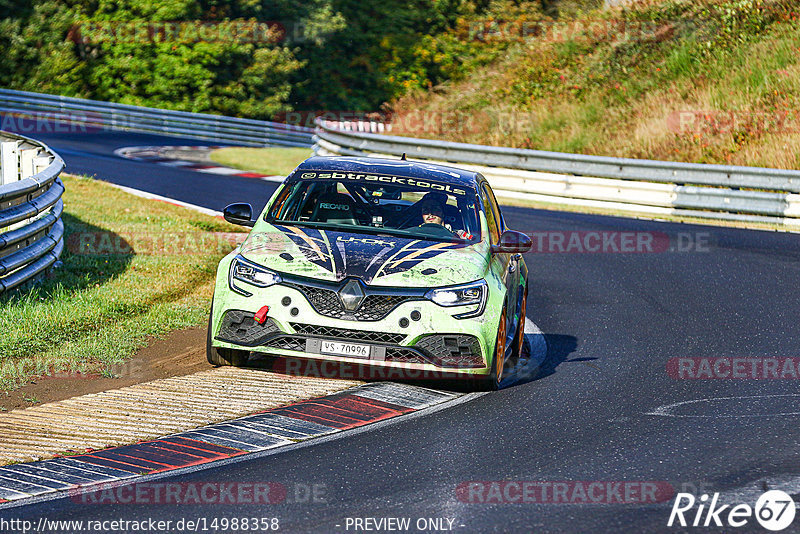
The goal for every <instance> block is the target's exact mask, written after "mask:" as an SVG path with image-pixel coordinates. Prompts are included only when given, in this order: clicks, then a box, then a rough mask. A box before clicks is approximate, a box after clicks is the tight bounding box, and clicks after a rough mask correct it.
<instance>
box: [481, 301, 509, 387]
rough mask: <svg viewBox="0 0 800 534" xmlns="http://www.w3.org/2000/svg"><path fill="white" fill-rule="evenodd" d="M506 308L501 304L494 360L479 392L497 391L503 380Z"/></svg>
mask: <svg viewBox="0 0 800 534" xmlns="http://www.w3.org/2000/svg"><path fill="white" fill-rule="evenodd" d="M506 337H507V336H506V306H505V304H503V313H501V314H500V323H499V324H498V327H497V340H496V341H495V343H494V359H492V368H491V371H490V372H489V374H488V375H486V377H485V378H484V379H483V382H482V383H481V384H480V387H479V389H480V390H481V391H497V390H498V389H500V382H501V381H502V380H503V367H504V366H505V361H504V355H505V350H506Z"/></svg>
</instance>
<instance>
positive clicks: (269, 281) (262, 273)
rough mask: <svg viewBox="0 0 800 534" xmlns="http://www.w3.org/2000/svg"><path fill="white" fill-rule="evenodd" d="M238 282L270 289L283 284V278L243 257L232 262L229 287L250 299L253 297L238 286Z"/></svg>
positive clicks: (238, 257)
mask: <svg viewBox="0 0 800 534" xmlns="http://www.w3.org/2000/svg"><path fill="white" fill-rule="evenodd" d="M236 282H244V283H246V284H250V285H251V286H256V287H269V286H274V285H275V284H280V283H281V276H280V275H279V274H278V273H276V272H273V271H270V270H269V269H267V268H266V267H262V266H260V265H257V264H255V263H253V262H251V261H247V260H246V259H244V258H243V257H242V256H236V257H235V258H234V259H233V261H232V262H231V270H230V273H229V275H228V285H229V286H230V288H231V289H232V290H233V291H235V292H237V293H239V294H240V295H244V296H245V297H249V296H251V295H252V293H250V292H249V291H246V290H245V289H243V288H241V287H239V286H237V285H236Z"/></svg>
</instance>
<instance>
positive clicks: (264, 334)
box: [216, 310, 280, 347]
mask: <svg viewBox="0 0 800 534" xmlns="http://www.w3.org/2000/svg"><path fill="white" fill-rule="evenodd" d="M253 315H254V314H253V312H248V311H243V310H228V311H227V312H225V315H224V316H223V317H222V325H221V326H220V328H219V334H217V336H216V339H218V340H220V341H226V342H228V343H235V344H237V345H244V346H246V347H255V346H257V345H262V344H263V343H264V341H265V340H266V339H268V338H270V337H272V336H273V335H275V334H276V333H278V332H280V329H279V328H278V325H276V324H275V322H274V321H273V320H272V319H271V318H267V321H266V322H265V323H264V324H263V325H261V324H258V323H257V322H256V321H255V319H254V318H253Z"/></svg>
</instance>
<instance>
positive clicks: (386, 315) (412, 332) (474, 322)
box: [212, 281, 499, 375]
mask: <svg viewBox="0 0 800 534" xmlns="http://www.w3.org/2000/svg"><path fill="white" fill-rule="evenodd" d="M226 282H227V281H226ZM225 285H226V286H227V283H226V284H225ZM220 286H221V284H220V283H219V282H218V286H217V292H216V298H215V302H214V307H213V310H214V317H213V318H212V334H213V336H212V337H213V341H212V343H213V345H214V346H217V347H226V348H232V349H240V350H249V351H253V352H257V353H264V354H270V355H277V356H288V357H298V358H313V359H322V360H333V361H339V362H352V363H357V364H360V365H370V366H382V367H399V368H403V369H409V370H423V371H437V372H446V373H447V374H451V373H452V374H457V375H461V374H469V375H485V374H487V373H488V372H489V369H490V365H491V361H490V360H491V358H490V357H489V355H491V354H492V351H493V349H494V342H495V338H496V332H497V329H496V328H497V325H492V324H487V321H486V317H493V316H499V313H498V314H496V315H495V314H493V313H492V311H493V310H492V309H491V306H489V305H487V306H486V309H485V310H484V313H483V314H482V315H481V316H478V317H474V318H469V319H456V318H455V317H454V315H458V314H461V313H464V312H465V311H471V310H472V308H475V306H460V307H451V308H445V307H442V306H439V305H437V304H435V303H433V302H431V301H429V300H427V299H424V298H422V297H421V296H417V297H413V298H408V294H407V293H406V294H405V295H406V296H405V297H402V296H398V297H396V298H394V300H392V301H391V302H390V304H391V305H383V306H382V307H381V303H378V302H376V303H375V304H376V305H375V306H372V307H370V309H369V310H368V309H364V306H363V305H362V308H360V309H359V310H360V312H359V313H360V317H361V318H364V317H368V318H369V319H373V320H363V319H362V320H357V319H354V318H353V315H352V314H351V315H348V316H349V317H351V318H349V319H345V318H337V317H336V315H341V314H339V313H338V312H337V311H336V310H333V311H331V310H329V309H322V307H321V306H322V304H324V299H322V300H321V299H320V297H319V295H315V294H314V291H315V290H314V289H313V288H312V289H309V287H307V286H302V285H298V284H297V283H296V281H292V282H291V283H281V284H276V285H273V286H270V287H268V288H263V289H259V288H254V289H255V291H253V295H252V296H249V297H247V296H243V295H239V294H237V293H234V292H232V291H230V290H229V289H228V288H227V287H220ZM248 289H250V288H248ZM397 293H398V295H402V294H403V293H402V290H398V291H397ZM223 295H224V298H220V297H221V296H223ZM321 302H322V304H321ZM265 305H266V306H269V312H268V314H267V320H266V322H265V323H264V324H263V325H261V324H258V323H257V322H256V321H255V320H254V315H255V312H256V311H257V310H258V309H260V308H261V307H262V306H265ZM376 309H377V310H379V313H372V312H374V310H376ZM370 310H372V311H370ZM320 311H322V312H324V313H326V314H325V315H323V314H322V313H320ZM332 315H333V316H332ZM355 315H358V314H355ZM376 317H377V318H379V319H378V320H374V319H375V318H376ZM488 323H492V321H488ZM323 340H328V341H339V342H345V343H356V344H359V345H367V346H368V347H369V357H368V358H362V357H352V356H342V355H334V354H323V353H322V352H321V350H320V344H321V341H323Z"/></svg>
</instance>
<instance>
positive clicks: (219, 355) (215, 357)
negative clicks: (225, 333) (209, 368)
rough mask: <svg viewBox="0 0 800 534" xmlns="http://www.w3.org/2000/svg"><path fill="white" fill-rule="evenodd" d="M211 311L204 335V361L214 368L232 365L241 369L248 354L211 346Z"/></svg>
mask: <svg viewBox="0 0 800 534" xmlns="http://www.w3.org/2000/svg"><path fill="white" fill-rule="evenodd" d="M212 313H213V310H212V311H211V312H209V314H208V334H207V335H206V359H207V360H208V363H210V364H211V365H213V366H214V367H219V366H221V365H232V366H233V367H242V366H244V365H247V360H249V359H250V353H249V352H248V351H244V350H236V349H223V348H219V347H215V346H213V345H212V344H211V315H212Z"/></svg>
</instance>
